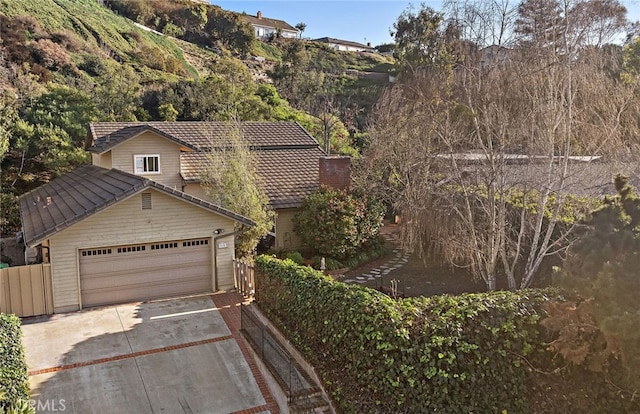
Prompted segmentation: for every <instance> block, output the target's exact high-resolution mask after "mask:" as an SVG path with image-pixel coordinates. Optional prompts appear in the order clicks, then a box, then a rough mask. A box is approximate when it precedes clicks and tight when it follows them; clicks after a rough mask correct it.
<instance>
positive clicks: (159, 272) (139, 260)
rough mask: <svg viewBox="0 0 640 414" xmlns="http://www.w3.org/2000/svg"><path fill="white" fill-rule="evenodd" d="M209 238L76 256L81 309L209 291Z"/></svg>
mask: <svg viewBox="0 0 640 414" xmlns="http://www.w3.org/2000/svg"><path fill="white" fill-rule="evenodd" d="M211 257H212V256H211V245H210V243H209V240H208V239H198V240H181V241H172V242H162V243H155V244H147V245H136V246H124V247H123V246H117V247H109V248H100V249H90V250H81V251H80V283H81V291H82V303H83V306H94V305H104V304H110V303H118V302H131V301H136V300H146V299H153V298H159V297H170V296H178V295H185V294H192V293H202V292H211V291H212V290H213V288H212V276H211V275H212V269H211V265H212V260H211Z"/></svg>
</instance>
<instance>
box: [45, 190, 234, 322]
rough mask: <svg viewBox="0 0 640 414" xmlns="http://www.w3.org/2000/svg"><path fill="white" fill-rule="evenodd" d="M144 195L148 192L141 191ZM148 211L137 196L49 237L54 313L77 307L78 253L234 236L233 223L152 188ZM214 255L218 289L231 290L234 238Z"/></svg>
mask: <svg viewBox="0 0 640 414" xmlns="http://www.w3.org/2000/svg"><path fill="white" fill-rule="evenodd" d="M145 192H147V191H145ZM149 192H151V195H152V198H151V204H152V208H151V209H150V210H142V207H141V206H142V196H141V194H140V193H138V194H136V195H134V196H132V197H130V198H128V199H126V200H123V201H121V202H120V203H118V204H116V205H114V206H112V207H109V208H108V209H106V210H104V211H102V212H100V213H97V214H95V215H94V216H92V217H89V218H87V219H85V220H83V221H81V222H80V223H78V224H75V225H73V226H71V227H69V228H68V229H66V230H63V231H61V232H60V233H58V234H56V235H55V236H53V237H52V238H51V262H52V273H53V295H54V302H55V311H56V312H65V311H71V310H75V309H78V308H79V306H80V304H79V286H78V284H79V274H78V250H79V249H88V248H97V247H109V246H117V245H127V244H136V243H149V242H155V241H158V242H159V241H167V240H181V239H192V238H199V237H214V236H215V235H214V234H213V231H214V230H215V229H218V228H222V229H224V231H225V233H232V232H233V225H234V222H233V221H232V220H231V219H228V218H226V217H224V216H220V215H218V214H215V213H213V212H210V211H208V210H205V209H203V208H201V207H198V206H195V205H192V204H189V203H187V202H185V201H182V200H179V199H176V198H175V197H172V196H170V195H168V194H165V193H162V192H159V191H157V190H153V189H150V190H149ZM225 242H227V244H228V246H229V248H227V249H220V250H219V251H218V259H217V261H218V288H219V289H229V288H232V287H233V263H232V261H233V258H234V254H233V251H234V248H233V246H234V245H233V237H230V238H227V239H225Z"/></svg>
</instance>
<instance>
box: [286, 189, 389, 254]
mask: <svg viewBox="0 0 640 414" xmlns="http://www.w3.org/2000/svg"><path fill="white" fill-rule="evenodd" d="M383 215H384V207H383V206H382V204H381V203H379V202H377V201H376V200H374V199H372V198H370V197H367V196H365V195H362V194H350V193H348V192H346V191H343V190H336V189H330V188H327V187H323V188H321V189H320V191H318V192H316V193H314V194H311V195H310V196H308V197H307V198H306V199H305V200H304V202H303V204H302V208H301V210H300V211H299V212H298V213H297V214H296V215H295V217H294V220H293V221H294V230H295V231H296V232H297V233H298V234H299V235H300V238H301V239H302V243H303V245H304V246H305V247H307V248H309V249H311V250H312V251H313V252H315V253H319V254H321V255H324V256H327V257H333V258H336V259H338V260H340V259H344V258H347V257H349V256H353V255H355V254H356V253H357V251H358V250H359V249H360V248H361V247H362V246H363V245H365V244H366V243H367V242H369V241H370V240H373V239H374V238H375V237H376V236H377V235H378V232H379V230H380V226H381V225H382V218H383Z"/></svg>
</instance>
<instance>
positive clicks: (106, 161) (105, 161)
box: [91, 151, 112, 170]
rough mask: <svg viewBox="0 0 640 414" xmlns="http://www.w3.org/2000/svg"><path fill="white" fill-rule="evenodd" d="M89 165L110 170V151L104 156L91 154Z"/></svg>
mask: <svg viewBox="0 0 640 414" xmlns="http://www.w3.org/2000/svg"><path fill="white" fill-rule="evenodd" d="M91 163H92V164H93V165H95V166H98V167H102V168H106V169H109V170H110V169H111V168H112V167H111V151H108V152H106V153H104V154H96V153H92V154H91Z"/></svg>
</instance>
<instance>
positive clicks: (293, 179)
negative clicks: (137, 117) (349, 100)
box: [180, 146, 324, 209]
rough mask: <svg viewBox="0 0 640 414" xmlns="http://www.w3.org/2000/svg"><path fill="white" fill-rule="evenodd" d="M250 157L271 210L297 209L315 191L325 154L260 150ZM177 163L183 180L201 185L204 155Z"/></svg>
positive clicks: (183, 157) (305, 150) (303, 150)
mask: <svg viewBox="0 0 640 414" xmlns="http://www.w3.org/2000/svg"><path fill="white" fill-rule="evenodd" d="M253 154H254V156H255V158H256V164H257V166H256V169H257V171H258V175H260V177H261V178H262V182H263V185H264V189H265V192H266V193H267V196H268V197H269V200H270V202H271V206H272V207H273V208H275V209H282V208H295V207H300V205H301V204H302V200H303V199H304V198H305V197H306V196H308V195H309V194H311V193H313V192H314V191H316V190H317V189H318V186H319V183H318V169H319V165H318V160H319V159H320V157H322V156H323V155H324V152H323V151H322V150H321V149H320V148H319V147H317V146H316V147H314V148H287V149H277V150H273V149H272V150H262V151H255V152H253ZM180 160H181V165H182V177H183V178H184V180H185V181H187V182H192V183H193V182H200V172H201V171H202V168H203V167H202V165H203V164H205V163H206V160H207V155H206V154H205V153H202V152H199V153H182V154H181V158H180Z"/></svg>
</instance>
